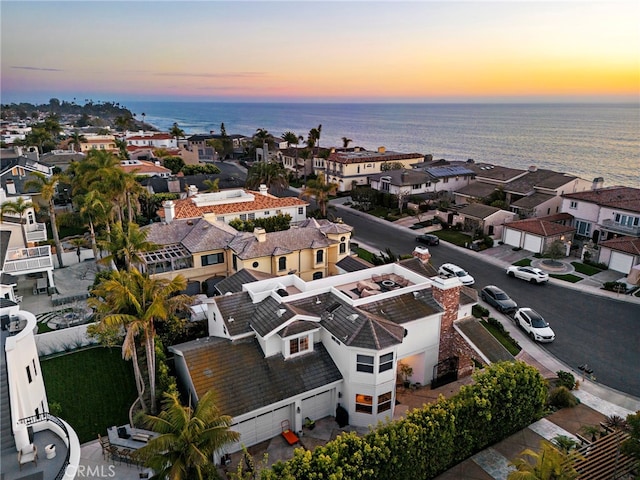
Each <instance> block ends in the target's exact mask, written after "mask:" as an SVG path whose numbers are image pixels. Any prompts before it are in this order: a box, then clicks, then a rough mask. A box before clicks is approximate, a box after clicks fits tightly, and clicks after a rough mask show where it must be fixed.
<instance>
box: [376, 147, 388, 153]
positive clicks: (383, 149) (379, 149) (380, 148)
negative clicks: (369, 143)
mask: <svg viewBox="0 0 640 480" xmlns="http://www.w3.org/2000/svg"><path fill="white" fill-rule="evenodd" d="M386 151H387V149H386V148H384V147H378V153H384V152H386Z"/></svg>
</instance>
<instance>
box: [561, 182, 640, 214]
mask: <svg viewBox="0 0 640 480" xmlns="http://www.w3.org/2000/svg"><path fill="white" fill-rule="evenodd" d="M563 197H564V198H571V199H574V200H580V201H583V202H590V203H595V204H596V205H601V206H603V207H611V208H619V209H621V210H627V211H629V212H640V188H631V187H621V186H615V187H606V188H598V189H597V190H589V191H586V192H577V193H566V194H564V195H563Z"/></svg>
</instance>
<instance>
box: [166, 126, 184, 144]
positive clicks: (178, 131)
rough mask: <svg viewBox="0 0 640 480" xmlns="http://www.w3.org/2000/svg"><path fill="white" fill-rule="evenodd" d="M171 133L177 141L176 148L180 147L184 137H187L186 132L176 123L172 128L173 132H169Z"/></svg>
mask: <svg viewBox="0 0 640 480" xmlns="http://www.w3.org/2000/svg"><path fill="white" fill-rule="evenodd" d="M169 133H170V134H171V136H172V137H173V138H175V139H176V147H178V146H179V142H180V139H181V138H184V135H185V133H184V130H182V129H181V128H180V126H179V125H178V123H177V122H174V123H173V126H172V127H171V130H169Z"/></svg>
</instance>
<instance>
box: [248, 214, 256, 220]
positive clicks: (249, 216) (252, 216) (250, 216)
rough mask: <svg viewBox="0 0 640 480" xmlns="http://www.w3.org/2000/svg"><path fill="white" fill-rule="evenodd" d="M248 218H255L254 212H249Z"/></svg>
mask: <svg viewBox="0 0 640 480" xmlns="http://www.w3.org/2000/svg"><path fill="white" fill-rule="evenodd" d="M248 218H249V220H255V219H256V214H255V213H250V214H249V215H248Z"/></svg>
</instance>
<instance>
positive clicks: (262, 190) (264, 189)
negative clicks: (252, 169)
mask: <svg viewBox="0 0 640 480" xmlns="http://www.w3.org/2000/svg"><path fill="white" fill-rule="evenodd" d="M260 195H264V196H267V195H269V189H268V188H267V186H266V185H265V184H264V183H262V184H260Z"/></svg>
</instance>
